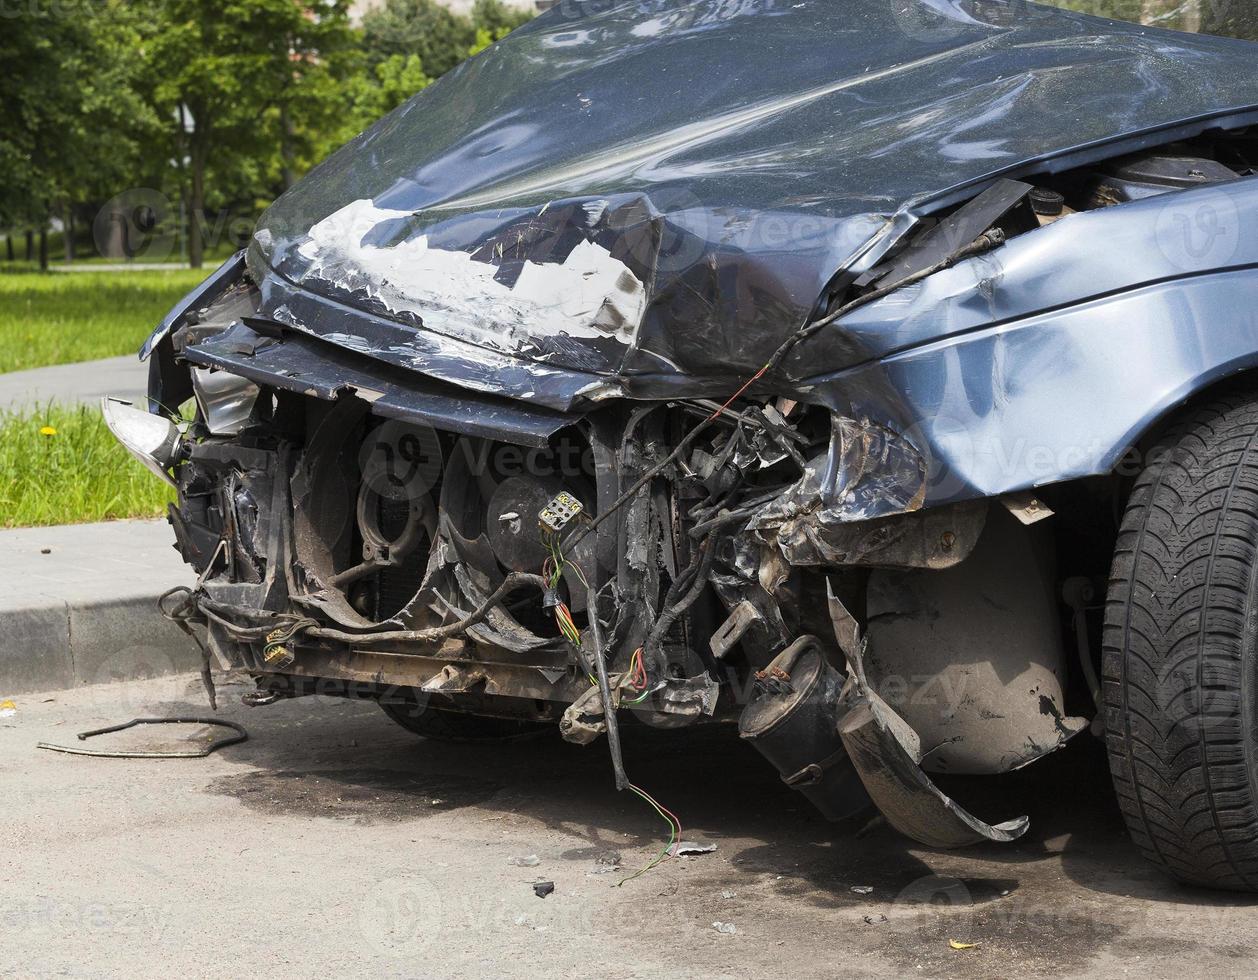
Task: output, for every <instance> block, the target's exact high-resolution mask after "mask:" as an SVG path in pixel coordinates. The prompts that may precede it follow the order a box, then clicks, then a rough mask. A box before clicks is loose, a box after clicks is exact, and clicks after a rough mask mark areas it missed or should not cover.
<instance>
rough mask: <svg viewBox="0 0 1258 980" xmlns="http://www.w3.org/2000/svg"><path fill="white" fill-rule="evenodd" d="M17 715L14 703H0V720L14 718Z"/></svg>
mask: <svg viewBox="0 0 1258 980" xmlns="http://www.w3.org/2000/svg"><path fill="white" fill-rule="evenodd" d="M15 714H17V705H16V704H14V703H13V702H12V701H7V700H6V701H0V718H12V717H13V716H14V715H15Z"/></svg>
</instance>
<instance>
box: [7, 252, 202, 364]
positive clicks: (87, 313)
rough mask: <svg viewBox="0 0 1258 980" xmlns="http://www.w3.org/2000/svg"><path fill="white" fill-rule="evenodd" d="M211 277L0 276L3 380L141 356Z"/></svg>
mask: <svg viewBox="0 0 1258 980" xmlns="http://www.w3.org/2000/svg"><path fill="white" fill-rule="evenodd" d="M211 271H212V270H211V269H209V268H206V269H171V270H169V271H167V270H160V271H154V272H56V273H43V274H41V273H38V272H26V271H5V272H3V273H0V372H4V371H20V370H23V369H25V368H34V367H43V366H44V365H48V364H68V363H71V362H74V361H90V360H95V359H96V358H98V357H113V356H115V355H118V354H132V353H135V351H137V350H139V347H140V345H141V344H142V343H144V338H145V337H147V336H148V335H149V332H150V331H151V330H152V329H153V327H155V326H156V325H157V324H158V322H159V321H160V320H161V319H162V317H163V316H165V315H166V312H167V311H168V310H169V309H170V308H171V307H172V306H174V305H175V303H176V302H177V301H178V300H179V299H180V298H181V297H182V296H183V295H184V294H185V293H187V292H188V290H190V289H191V288H192V287H193V286H195V285H196V284H197V283H199V282H200V281H201V280H203V279H204V278H205V277H206V276H207V275H209V273H210V272H211Z"/></svg>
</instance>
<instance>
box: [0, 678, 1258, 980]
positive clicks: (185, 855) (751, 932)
mask: <svg viewBox="0 0 1258 980" xmlns="http://www.w3.org/2000/svg"><path fill="white" fill-rule="evenodd" d="M244 690H246V688H245V687H244V686H243V685H240V684H230V683H224V686H223V687H222V689H221V690H220V694H221V703H222V704H223V705H224V708H223V713H224V716H225V717H228V718H232V719H235V720H238V721H241V722H243V723H244V725H245V726H246V727H247V729H248V731H249V733H250V736H251V737H250V739H249V741H247V742H245V743H243V744H239V745H234V746H231V747H228V748H226V749H223V750H222V751H220V752H219V753H217V754H215V755H212V756H210V757H208V758H204V759H194V760H178V761H171V760H119V759H94V758H75V757H71V756H64V755H56V754H53V753H51V752H47V751H43V750H39V749H36V748H35V743H36V742H38V741H40V740H48V741H52V742H56V743H61V744H73V743H75V738H74V735H75V733H76V732H79V731H82V730H84V729H89V728H94V727H97V726H99V725H104V724H109V723H115V722H120V721H125V720H127V719H129V718H132V717H136V716H143V715H160V716H165V715H172V714H175V713H188V712H199V713H204V712H206V711H207V710H208V709H207V708H206V707H205V704H204V699H203V698H202V696H201V693H200V686H199V683H198V682H197V680H196V678H195V677H194V676H191V675H186V674H185V675H178V676H172V677H166V678H159V679H155V680H149V681H143V682H135V683H129V684H114V685H104V686H93V687H85V688H80V689H77V690H73V691H69V692H64V691H62V692H52V693H48V694H37V695H27V696H23V697H18V698H15V699H14V701H15V704H14V706H13V708H12V709H11V712H8V710H7V709H4V708H0V773H2V774H3V781H2V783H0V786H2V787H3V797H2V799H3V807H4V816H3V819H2V820H0V855H2V856H3V858H2V859H0V922H3V923H4V931H3V940H2V941H0V974H5V975H14V976H22V977H42V976H93V977H96V976H117V977H128V978H130V977H137V976H139V977H150V976H151V977H158V976H161V977H165V976H182V975H190V976H209V975H214V976H232V975H264V976H270V977H290V976H319V975H329V974H334V975H339V976H345V975H349V976H373V977H381V976H384V977H394V976H395V977H403V976H408V977H413V976H422V977H466V976H469V975H476V976H495V977H498V976H502V977H524V976H530V977H531V976H539V975H543V976H553V977H567V976H581V977H587V978H620V977H630V976H635V977H637V976H641V977H675V976H688V977H743V976H762V975H768V976H789V977H888V978H899V977H906V976H911V977H961V978H970V977H1011V976H1016V977H1107V978H1108V977H1121V976H1132V977H1139V978H1141V980H1152V978H1162V977H1166V978H1175V980H1182V978H1184V977H1189V976H1210V977H1216V978H1229V977H1242V976H1251V975H1253V973H1254V969H1255V968H1254V958H1253V957H1254V951H1255V945H1256V943H1258V916H1256V915H1255V904H1258V902H1256V899H1255V897H1252V896H1244V895H1229V894H1223V893H1213V892H1203V891H1193V890H1189V889H1185V888H1181V887H1179V886H1177V885H1175V884H1174V883H1172V882H1170V881H1168V880H1167V879H1165V878H1163V877H1162V876H1161V875H1160V874H1159V873H1158V872H1157V871H1156V870H1154V869H1153V868H1151V867H1149V866H1148V865H1146V864H1145V863H1144V862H1143V861H1142V859H1141V858H1140V857H1139V855H1138V854H1137V853H1136V851H1135V849H1134V848H1133V847H1132V846H1131V844H1130V843H1129V842H1128V840H1127V837H1126V835H1125V833H1124V830H1123V827H1122V824H1121V820H1120V819H1119V816H1118V813H1117V810H1116V807H1115V805H1114V802H1113V798H1112V795H1111V793H1110V790H1109V786H1108V778H1107V775H1106V773H1105V767H1104V757H1103V754H1102V753H1100V752H1099V750H1098V744H1097V743H1096V742H1095V741H1093V740H1091V739H1089V738H1088V737H1087V736H1083V737H1081V739H1080V740H1076V743H1075V744H1074V745H1072V747H1071V748H1069V749H1067V750H1066V751H1065V752H1063V753H1061V754H1059V755H1057V756H1054V757H1050V758H1048V759H1046V760H1043V761H1041V762H1039V763H1036V764H1035V765H1033V766H1031V767H1029V768H1028V769H1026V770H1023V771H1021V772H1018V773H1014V774H1011V775H1009V776H1007V777H1001V778H998V779H987V780H975V779H970V780H960V781H956V780H954V781H953V782H950V783H949V784H948V789H949V790H950V791H951V792H953V793H954V794H955V795H956V796H957V797H958V798H959V799H961V800H962V801H963V802H964V803H965V804H966V805H968V806H970V807H972V808H973V809H974V810H975V811H976V812H977V813H979V814H980V815H982V816H983V817H985V818H987V819H1004V818H1007V817H1010V816H1013V815H1015V814H1017V813H1027V814H1029V815H1030V817H1031V830H1030V832H1029V834H1028V836H1027V837H1026V838H1024V839H1023V840H1021V841H1018V842H1016V843H1014V844H1012V845H1003V846H1002V845H990V846H983V847H976V848H971V849H967V850H961V851H952V852H937V851H930V850H927V849H924V848H920V847H917V846H915V845H913V844H911V843H909V842H907V841H905V840H904V839H902V838H900V837H898V836H897V835H896V834H894V833H893V832H891V831H890V830H889V829H887V827H886V826H885V825H880V824H877V823H875V824H873V825H872V826H867V827H865V828H864V829H859V828H854V827H836V826H833V825H830V824H828V823H826V822H825V821H824V820H822V819H821V818H820V817H819V816H818V815H817V814H816V813H814V812H813V811H812V810H811V808H810V807H809V806H808V805H807V803H805V801H803V800H802V799H801V798H800V797H799V796H798V795H797V794H795V793H794V792H792V791H791V790H790V789H789V788H787V787H786V786H784V785H783V784H782V782H781V781H780V780H779V779H778V777H777V775H776V773H774V772H773V771H772V770H771V769H770V768H769V766H768V765H767V764H766V763H765V762H763V761H762V760H761V759H760V757H759V756H758V755H757V754H756V753H755V751H754V750H753V749H752V748H750V747H749V746H747V745H746V744H745V743H742V742H740V741H739V739H738V738H737V736H736V734H735V733H734V732H733V731H731V730H730V729H729V727H728V726H721V727H708V728H703V729H693V730H687V731H674V732H665V731H658V730H655V729H651V728H646V727H644V726H640V725H632V724H626V726H625V728H624V739H625V746H626V762H627V765H628V768H629V772H630V775H631V777H632V778H634V779H635V781H636V782H638V783H640V784H641V785H642V786H643V787H645V788H646V789H648V790H649V791H650V792H651V793H653V794H654V795H655V796H656V797H657V798H658V799H659V800H660V801H661V802H662V803H664V805H665V806H667V807H669V808H671V809H672V810H673V811H674V812H675V813H676V814H677V815H678V816H679V818H680V820H681V822H682V825H683V828H684V833H683V836H684V837H685V838H686V839H688V840H695V841H706V842H711V843H714V844H716V845H717V849H716V850H715V851H714V852H712V853H709V854H703V855H698V856H694V857H684V858H675V859H671V860H667V861H665V862H664V863H663V864H662V865H660V866H659V867H657V868H655V869H654V870H652V871H649V872H647V873H646V874H644V875H642V876H640V877H638V878H635V879H633V880H629V881H624V882H623V884H621V879H622V878H624V877H625V876H626V875H627V874H628V873H629V872H631V871H632V870H634V869H636V868H638V867H640V866H641V865H642V864H644V863H645V862H646V861H648V860H649V859H650V858H651V857H652V856H653V855H654V854H656V853H657V851H658V850H659V848H660V845H661V839H662V836H663V831H664V827H663V824H662V822H661V821H660V820H659V818H658V817H657V816H656V815H655V814H654V813H652V812H651V811H650V810H649V809H648V808H647V807H646V805H645V804H644V803H643V802H642V801H641V800H640V799H638V798H637V797H635V796H633V795H632V794H631V793H627V792H626V793H616V792H615V790H614V788H613V784H612V778H611V772H610V768H609V766H608V763H607V754H606V745H605V744H604V743H603V742H602V741H599V742H596V743H595V744H593V745H591V746H588V747H584V748H582V747H577V746H573V745H569V744H567V743H564V742H562V741H561V740H559V739H558V738H557V737H543V738H540V739H536V740H533V741H526V742H515V743H507V744H500V745H481V746H477V745H442V744H438V743H434V742H427V741H423V740H421V739H419V738H417V737H415V736H413V735H411V734H409V733H407V732H405V731H403V730H402V729H401V728H398V727H397V726H395V725H394V724H393V723H392V722H390V721H389V720H388V719H387V718H386V717H385V716H384V715H383V713H382V712H380V711H379V709H378V708H376V706H374V705H372V704H367V703H350V702H344V701H337V700H330V699H321V698H320V699H305V700H300V701H285V702H279V703H276V704H274V705H271V706H269V707H262V708H252V709H250V708H245V707H244V706H242V705H241V704H240V702H239V694H240V693H242V692H243V691H244ZM6 713H7V717H5V716H4V715H5V714H6ZM190 731H191V730H190V729H184V730H183V734H188V733H189V732H190ZM180 738H181V733H180V732H179V731H169V730H161V729H150V730H133V731H132V732H129V733H124V734H120V735H112V736H103V737H101V738H99V739H95V740H92V741H91V742H90V743H88V744H90V745H91V746H93V747H95V748H106V747H115V748H116V747H121V746H124V745H126V746H130V747H146V748H160V747H172V746H175V745H177V744H178V743H179V742H180ZM184 744H185V745H186V744H187V743H186V742H184ZM616 868H619V869H620V870H613V869H616ZM548 881H549V882H553V883H554V886H555V887H554V892H553V893H552V894H550V895H548V896H547V897H545V898H539V897H537V895H536V894H535V892H534V887H533V886H534V884H537V883H540V882H548ZM543 890H544V889H543Z"/></svg>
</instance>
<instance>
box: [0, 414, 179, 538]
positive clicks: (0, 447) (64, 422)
mask: <svg viewBox="0 0 1258 980" xmlns="http://www.w3.org/2000/svg"><path fill="white" fill-rule="evenodd" d="M173 499H174V490H173V489H172V488H171V487H170V486H169V485H168V484H165V483H163V482H162V481H161V480H159V479H158V478H157V477H155V476H154V475H153V474H152V473H150V472H149V471H148V470H146V469H145V468H144V467H143V466H141V465H140V464H139V463H138V462H137V461H136V460H134V459H133V458H132V457H131V456H130V455H129V454H128V453H127V451H126V450H125V449H123V448H122V446H120V445H119V444H118V442H117V441H116V440H115V439H114V437H113V435H112V434H111V433H110V432H109V429H108V428H106V426H105V423H104V420H103V419H102V418H101V414H100V410H99V409H98V408H96V407H95V406H87V405H84V406H81V407H79V406H60V405H51V406H47V407H44V408H41V409H35V410H31V411H26V412H18V413H9V412H0V527H29V526H33V525H43V524H78V523H82V522H84V521H105V520H113V519H115V518H120V517H156V516H158V515H160V514H163V513H165V510H166V504H167V502H168V501H171V500H173Z"/></svg>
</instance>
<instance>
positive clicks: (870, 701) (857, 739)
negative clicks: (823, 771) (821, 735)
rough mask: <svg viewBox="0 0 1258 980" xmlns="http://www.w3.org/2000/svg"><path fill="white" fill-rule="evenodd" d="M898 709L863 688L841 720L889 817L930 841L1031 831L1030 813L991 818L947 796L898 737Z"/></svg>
mask: <svg viewBox="0 0 1258 980" xmlns="http://www.w3.org/2000/svg"><path fill="white" fill-rule="evenodd" d="M894 714H895V712H893V711H891V710H890V709H889V708H888V707H887V706H886V704H885V703H883V702H881V701H880V699H879V698H878V696H877V695H874V694H870V693H869V692H863V694H858V695H857V697H856V699H855V700H854V702H853V706H852V710H851V711H850V712H849V713H848V714H847V716H846V717H845V718H844V719H843V722H842V724H841V725H840V726H839V734H840V735H841V736H842V737H843V745H844V747H845V748H846V749H847V754H848V758H850V759H851V760H852V765H854V766H855V767H856V771H857V772H858V773H859V774H860V777H861V782H862V783H864V784H865V792H867V793H868V794H869V798H870V799H871V800H873V801H874V805H875V806H877V807H878V809H879V810H880V811H881V812H882V815H883V816H884V817H886V818H887V823H889V824H891V826H892V827H894V828H895V829H896V830H898V831H899V832H900V833H902V834H904V836H905V837H910V838H912V839H913V840H915V841H917V842H918V843H921V844H925V845H926V846H927V847H944V848H951V847H966V846H968V845H970V844H979V843H982V842H983V841H985V840H987V841H998V842H1002V843H1004V842H1008V841H1012V840H1017V839H1018V838H1019V837H1021V836H1022V835H1023V834H1025V833H1026V831H1027V827H1029V826H1030V823H1031V822H1030V819H1029V818H1027V817H1025V816H1022V817H1015V818H1014V819H1012V820H1006V821H1005V822H1004V823H998V824H989V823H985V822H984V821H982V820H980V819H979V818H978V817H976V816H974V815H973V814H972V813H970V812H969V811H967V810H966V809H965V808H963V807H962V806H960V805H959V804H958V803H956V802H955V801H954V800H952V799H950V798H949V797H948V796H946V795H945V794H944V793H943V792H942V791H941V790H940V789H939V787H937V786H936V785H935V784H934V783H933V782H931V780H930V777H929V776H927V775H926V773H925V772H923V771H922V769H921V767H920V766H919V765H918V764H917V759H916V758H915V756H914V754H913V752H912V751H911V748H912V747H911V745H906V744H905V743H904V742H903V741H901V740H900V738H898V737H897V733H896V728H897V726H896V725H895V723H894V718H893V716H894Z"/></svg>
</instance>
